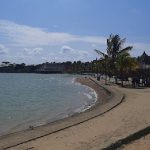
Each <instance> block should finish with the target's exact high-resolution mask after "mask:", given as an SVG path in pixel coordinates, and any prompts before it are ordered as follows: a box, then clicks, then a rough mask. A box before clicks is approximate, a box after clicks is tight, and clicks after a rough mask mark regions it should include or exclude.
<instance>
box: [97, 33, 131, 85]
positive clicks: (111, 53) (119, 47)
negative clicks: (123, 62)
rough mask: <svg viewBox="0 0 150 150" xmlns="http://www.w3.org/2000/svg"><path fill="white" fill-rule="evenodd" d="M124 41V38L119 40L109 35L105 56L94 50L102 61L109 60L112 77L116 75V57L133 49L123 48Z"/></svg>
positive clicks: (116, 36) (129, 47)
mask: <svg viewBox="0 0 150 150" xmlns="http://www.w3.org/2000/svg"><path fill="white" fill-rule="evenodd" d="M125 41H126V39H125V38H124V39H121V38H120V36H119V35H117V34H116V35H113V34H111V35H110V36H109V38H108V39H107V48H106V52H107V54H105V53H103V52H101V51H99V50H95V51H96V52H97V53H98V54H100V55H101V56H102V58H103V59H104V60H109V69H110V70H111V72H112V74H113V75H115V74H116V61H117V57H118V55H120V54H122V53H124V52H128V51H130V50H132V48H133V47H132V46H128V47H125V48H123V44H124V43H125ZM107 67H108V66H106V68H107ZM116 79H117V78H116ZM116 82H117V80H116Z"/></svg>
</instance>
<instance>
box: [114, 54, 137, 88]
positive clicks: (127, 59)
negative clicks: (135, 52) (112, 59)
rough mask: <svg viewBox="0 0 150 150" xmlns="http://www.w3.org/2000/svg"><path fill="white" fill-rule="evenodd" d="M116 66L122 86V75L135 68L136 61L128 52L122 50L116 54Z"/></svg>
mask: <svg viewBox="0 0 150 150" xmlns="http://www.w3.org/2000/svg"><path fill="white" fill-rule="evenodd" d="M116 67H117V70H118V72H119V73H120V77H121V85H122V86H123V80H124V77H125V76H126V75H127V74H129V73H130V72H131V71H133V70H135V69H137V67H138V63H137V60H136V59H135V58H132V57H131V56H130V54H129V53H127V52H123V53H121V54H119V55H118V57H117V61H116Z"/></svg>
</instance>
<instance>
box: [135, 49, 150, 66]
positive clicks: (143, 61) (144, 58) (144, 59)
mask: <svg viewBox="0 0 150 150" xmlns="http://www.w3.org/2000/svg"><path fill="white" fill-rule="evenodd" d="M138 62H139V65H140V68H142V69H150V56H148V55H147V54H146V53H145V51H144V52H143V54H142V55H141V56H139V57H138Z"/></svg>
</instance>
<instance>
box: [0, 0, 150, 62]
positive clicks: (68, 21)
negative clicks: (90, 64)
mask: <svg viewBox="0 0 150 150" xmlns="http://www.w3.org/2000/svg"><path fill="white" fill-rule="evenodd" d="M149 6H150V1H149V0H0V62H2V61H10V62H11V63H26V64H39V63H43V62H54V61H55V62H63V61H77V60H80V61H91V60H93V59H96V58H99V57H100V56H99V55H98V54H96V53H95V52H94V49H99V50H101V51H103V52H105V50H106V39H107V38H108V37H109V35H110V34H119V35H120V37H121V38H126V44H125V45H124V46H129V45H131V46H133V50H132V52H131V55H132V56H139V55H141V54H142V53H143V51H146V53H147V54H148V55H150V9H149Z"/></svg>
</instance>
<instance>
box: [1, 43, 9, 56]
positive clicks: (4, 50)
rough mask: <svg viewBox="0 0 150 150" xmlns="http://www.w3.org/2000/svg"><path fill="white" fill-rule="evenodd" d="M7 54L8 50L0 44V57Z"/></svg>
mask: <svg viewBox="0 0 150 150" xmlns="http://www.w3.org/2000/svg"><path fill="white" fill-rule="evenodd" d="M7 53H8V49H7V48H6V47H5V46H4V45H3V44H0V55H4V54H7Z"/></svg>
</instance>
